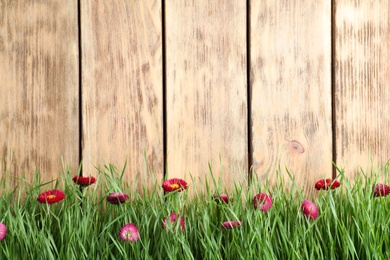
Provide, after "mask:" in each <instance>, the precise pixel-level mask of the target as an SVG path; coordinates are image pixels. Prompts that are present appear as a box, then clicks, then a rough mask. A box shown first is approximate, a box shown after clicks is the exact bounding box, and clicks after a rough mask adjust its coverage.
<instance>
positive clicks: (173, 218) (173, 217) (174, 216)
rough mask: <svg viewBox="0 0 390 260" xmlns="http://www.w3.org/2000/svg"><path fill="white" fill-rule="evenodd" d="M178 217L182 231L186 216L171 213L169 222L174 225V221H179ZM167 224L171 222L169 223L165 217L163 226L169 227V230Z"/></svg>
mask: <svg viewBox="0 0 390 260" xmlns="http://www.w3.org/2000/svg"><path fill="white" fill-rule="evenodd" d="M178 218H180V226H181V231H184V218H183V217H180V215H179V214H175V213H171V214H170V215H169V222H170V223H171V225H172V224H173V223H175V222H176V221H177V219H178ZM167 225H168V226H169V225H170V224H169V223H168V224H167V219H166V218H164V220H163V223H162V227H163V228H167V230H169V228H168V227H167Z"/></svg>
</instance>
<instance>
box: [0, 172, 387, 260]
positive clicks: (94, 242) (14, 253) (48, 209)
mask: <svg viewBox="0 0 390 260" xmlns="http://www.w3.org/2000/svg"><path fill="white" fill-rule="evenodd" d="M381 172H385V173H387V166H386V167H385V169H384V170H383V171H381ZM211 174H212V172H211ZM382 175H383V174H382ZM73 176H74V174H71V173H70V172H69V170H65V171H64V173H63V174H61V176H60V177H59V179H58V180H56V182H55V183H41V181H40V180H39V175H38V174H36V175H35V178H34V181H33V183H30V184H29V183H27V181H26V180H23V179H20V180H18V186H17V187H16V188H12V187H13V186H12V183H13V182H14V180H12V179H10V177H9V173H4V174H3V177H2V179H1V187H3V188H4V189H3V190H2V196H1V200H0V212H1V214H0V221H1V222H3V223H4V224H5V225H6V226H7V228H8V231H7V235H6V237H5V238H4V240H3V241H0V259H25V258H29V259H390V251H389V250H388V249H389V248H390V236H389V233H390V230H389V228H390V217H389V216H390V204H389V203H390V202H389V199H390V198H387V197H383V198H374V197H373V191H372V186H373V185H374V184H375V183H376V182H377V180H378V178H379V177H381V173H377V172H374V171H373V172H372V173H370V174H366V175H365V174H364V173H362V176H361V177H359V178H356V179H355V180H354V182H353V184H351V183H350V182H349V180H348V179H346V178H345V177H344V173H343V171H342V170H341V169H338V178H337V179H338V180H339V181H340V182H341V187H340V188H339V189H336V190H332V191H319V192H318V196H315V199H314V200H313V201H314V202H315V203H316V204H317V206H318V208H319V211H320V215H319V217H318V218H317V219H316V220H314V221H310V220H307V219H306V218H305V217H304V216H303V215H302V212H301V211H300V205H301V202H302V201H303V200H304V199H305V198H304V197H303V195H302V194H303V193H302V192H301V191H299V190H297V189H296V187H297V185H296V187H295V189H291V190H290V191H289V192H286V191H285V183H284V181H283V180H282V179H281V180H280V181H279V183H277V184H276V185H275V186H274V187H264V186H262V185H261V184H260V183H258V182H257V181H256V180H254V181H253V182H252V187H254V188H253V189H249V190H247V189H243V188H242V187H241V186H240V185H236V186H235V189H234V191H232V192H231V193H230V194H229V196H230V197H233V198H234V201H233V202H232V203H230V204H217V203H216V202H215V201H213V200H212V199H211V196H212V194H214V192H215V191H214V190H211V189H210V188H207V189H203V190H201V189H199V190H198V191H197V192H194V193H193V194H194V195H193V196H192V197H191V196H189V194H188V193H187V191H185V192H181V193H178V192H174V193H169V194H166V195H164V194H163V192H162V189H161V186H160V183H156V184H155V186H154V189H152V192H142V195H141V193H137V192H136V193H134V192H131V191H130V188H129V186H128V185H126V184H125V183H123V182H122V177H123V171H119V170H118V169H116V168H115V167H113V166H112V165H110V166H107V167H105V168H104V169H102V170H100V171H99V172H98V173H97V174H96V176H95V177H97V182H96V183H95V184H94V185H92V186H89V187H87V188H84V189H83V190H82V191H80V189H79V188H78V186H76V185H75V184H74V183H73V182H72V180H71V179H72V177H73ZM382 177H383V176H382ZM52 185H54V186H57V187H61V189H62V190H63V191H64V192H65V193H66V199H65V200H64V201H62V202H60V203H58V204H52V205H46V204H40V203H38V202H37V197H38V194H40V193H41V192H43V191H46V190H48V189H50V187H52ZM313 185H314V183H313ZM205 187H209V185H206V184H205ZM191 188H194V187H190V189H191ZM216 189H217V190H219V191H222V190H223V187H217V188H216ZM145 190H146V189H145ZM148 190H149V189H148ZM251 190H256V192H266V193H269V194H270V195H271V197H272V199H273V207H272V208H271V209H270V210H269V211H268V212H262V211H259V210H258V211H256V210H254V208H253V201H252V199H253V196H254V195H255V193H253V192H252V191H251ZM268 190H269V191H270V192H268ZM114 191H122V192H126V193H129V194H131V199H130V201H129V202H127V203H125V204H122V205H111V204H109V203H107V202H106V196H107V195H108V194H109V193H110V192H114ZM171 212H175V213H178V214H181V216H183V217H184V218H185V231H184V232H181V230H180V227H179V225H176V226H175V227H174V230H175V232H167V231H166V230H165V229H163V228H162V220H163V219H164V218H166V217H168V216H169V214H170V213H171ZM226 220H240V221H242V226H241V227H237V228H235V229H231V230H224V229H222V228H221V222H223V221H226ZM130 222H132V223H134V224H135V225H137V227H138V229H139V232H140V239H139V240H138V241H137V242H136V243H128V242H127V243H125V242H123V241H122V240H121V239H120V238H119V235H118V232H119V230H120V228H121V227H122V226H123V225H124V224H127V223H130Z"/></svg>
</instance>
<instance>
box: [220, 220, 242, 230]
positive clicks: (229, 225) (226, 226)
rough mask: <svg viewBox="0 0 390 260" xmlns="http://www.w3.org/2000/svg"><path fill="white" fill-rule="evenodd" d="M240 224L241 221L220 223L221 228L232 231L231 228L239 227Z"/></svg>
mask: <svg viewBox="0 0 390 260" xmlns="http://www.w3.org/2000/svg"><path fill="white" fill-rule="evenodd" d="M241 224H242V222H241V221H225V222H223V223H222V228H224V229H232V228H235V227H239V226H241Z"/></svg>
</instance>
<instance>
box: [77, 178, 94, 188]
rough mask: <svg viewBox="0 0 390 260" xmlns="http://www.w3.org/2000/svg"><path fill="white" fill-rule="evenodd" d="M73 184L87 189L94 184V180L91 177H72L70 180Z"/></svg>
mask: <svg viewBox="0 0 390 260" xmlns="http://www.w3.org/2000/svg"><path fill="white" fill-rule="evenodd" d="M72 180H73V182H74V183H76V184H78V185H80V186H82V187H87V186H89V185H91V184H94V183H95V182H96V178H95V177H92V176H88V177H83V176H74V177H73V178H72Z"/></svg>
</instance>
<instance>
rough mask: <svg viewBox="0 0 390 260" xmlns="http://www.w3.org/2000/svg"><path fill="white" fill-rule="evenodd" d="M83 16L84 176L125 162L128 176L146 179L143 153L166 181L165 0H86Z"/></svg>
mask: <svg viewBox="0 0 390 260" xmlns="http://www.w3.org/2000/svg"><path fill="white" fill-rule="evenodd" d="M81 21H82V22H81V24H82V57H83V59H82V83H83V84H82V110H83V114H82V117H83V120H82V121H83V137H82V138H83V165H84V172H83V174H84V175H88V174H91V173H93V172H96V170H95V169H94V167H95V166H98V167H103V165H104V164H109V163H112V164H114V165H115V166H116V167H118V168H119V169H122V167H123V166H124V164H125V162H126V161H127V170H126V173H125V178H124V180H125V181H126V182H128V183H132V184H133V185H134V186H136V185H138V184H141V183H142V184H146V183H149V182H150V176H148V175H147V174H146V171H145V165H144V159H145V158H146V161H147V163H149V164H150V166H151V169H152V170H153V172H154V174H156V176H157V177H158V176H159V177H158V178H159V179H160V180H161V179H162V173H163V132H162V131H163V127H162V112H163V109H162V34H161V31H162V30H161V27H162V22H161V1H157V0H148V1H143V0H142V1H141V0H136V1H125V0H118V1H93V0H88V1H82V2H81ZM140 186H141V185H140ZM141 188H142V187H139V189H140V190H141Z"/></svg>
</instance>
